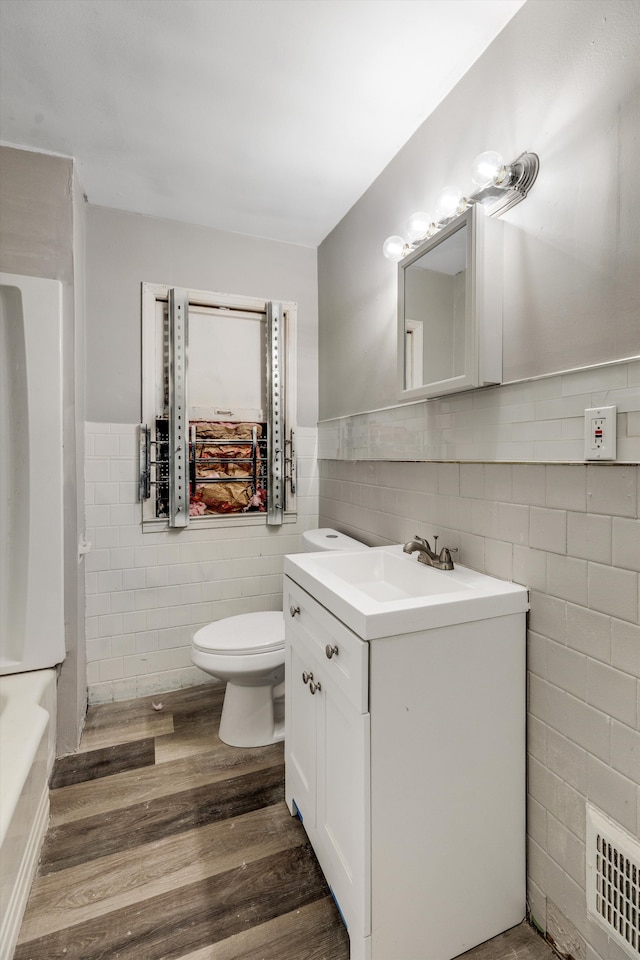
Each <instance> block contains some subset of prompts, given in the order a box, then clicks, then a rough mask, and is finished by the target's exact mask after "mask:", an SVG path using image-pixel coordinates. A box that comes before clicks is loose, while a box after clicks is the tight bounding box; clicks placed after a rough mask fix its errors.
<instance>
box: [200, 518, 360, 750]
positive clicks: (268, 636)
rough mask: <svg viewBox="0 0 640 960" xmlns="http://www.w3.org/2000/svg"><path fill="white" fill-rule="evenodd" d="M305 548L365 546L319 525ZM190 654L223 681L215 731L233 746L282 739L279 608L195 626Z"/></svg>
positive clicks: (308, 536) (281, 627)
mask: <svg viewBox="0 0 640 960" xmlns="http://www.w3.org/2000/svg"><path fill="white" fill-rule="evenodd" d="M302 542H303V548H304V550H305V551H306V552H315V551H320V550H368V549H369V548H368V547H367V546H366V545H365V544H363V543H360V542H359V541H358V540H354V539H353V538H352V537H348V536H346V535H345V534H343V533H338V531H337V530H332V529H331V528H328V527H324V528H322V529H320V530H308V531H307V532H306V533H304V534H303V535H302ZM191 660H192V662H193V663H194V664H195V665H196V667H199V668H200V669H201V670H203V671H204V672H205V673H208V674H210V675H211V676H213V677H217V678H218V679H219V680H224V681H226V684H227V687H226V690H225V694H224V703H223V706H222V715H221V718H220V731H219V736H220V739H221V740H222V741H223V743H227V744H229V745H230V746H232V747H262V746H266V745H267V744H269V743H277V742H278V741H279V740H283V739H284V715H283V710H282V699H283V697H284V618H283V615H282V611H280V610H278V611H273V610H264V611H259V612H256V613H242V614H239V615H238V616H236V617H225V618H224V619H223V620H216V621H215V622H214V623H208V624H207V625H206V626H204V627H201V628H200V629H199V630H197V631H196V632H195V634H194V636H193V640H192V643H191Z"/></svg>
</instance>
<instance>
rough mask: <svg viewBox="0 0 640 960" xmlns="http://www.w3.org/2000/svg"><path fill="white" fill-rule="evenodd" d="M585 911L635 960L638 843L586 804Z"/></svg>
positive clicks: (639, 921)
mask: <svg viewBox="0 0 640 960" xmlns="http://www.w3.org/2000/svg"><path fill="white" fill-rule="evenodd" d="M587 910H588V912H589V913H590V914H591V915H592V916H593V918H594V919H595V920H597V922H598V923H599V924H600V926H602V927H604V929H605V930H606V931H607V933H608V934H609V936H610V937H611V938H612V939H614V940H616V941H617V942H618V943H619V944H620V946H621V947H623V949H624V950H625V951H626V952H627V953H628V954H629V956H630V957H635V958H636V960H637V958H638V957H639V956H640V843H638V841H637V840H636V839H635V838H634V837H632V836H631V834H629V833H627V832H626V831H625V830H623V829H622V827H620V826H618V824H616V823H614V822H613V820H610V819H609V817H607V816H605V815H604V814H603V813H601V812H600V811H599V810H596V808H595V807H592V806H591V804H587Z"/></svg>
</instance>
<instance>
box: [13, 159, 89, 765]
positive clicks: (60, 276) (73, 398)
mask: <svg viewBox="0 0 640 960" xmlns="http://www.w3.org/2000/svg"><path fill="white" fill-rule="evenodd" d="M0 166H1V169H2V177H0V209H1V210H2V216H1V218H0V269H2V270H3V271H5V272H7V273H16V274H20V275H26V276H30V277H46V278H48V279H53V280H60V281H61V282H62V284H63V288H64V289H63V311H64V314H63V369H64V387H63V406H64V489H65V501H64V564H65V624H66V648H67V656H66V659H65V662H64V664H63V667H62V671H61V674H60V680H59V684H58V746H57V750H58V753H59V754H62V753H69V752H72V751H73V750H75V749H76V747H77V745H78V741H79V739H80V731H81V727H82V723H83V720H84V715H85V712H86V705H87V687H86V655H85V642H84V571H83V569H82V567H81V566H80V567H79V566H78V553H77V544H78V538H79V535H80V532H81V530H82V529H83V524H84V477H83V474H84V446H83V443H84V440H83V438H84V346H83V323H84V316H83V309H84V304H83V273H84V267H83V263H82V258H83V245H84V243H83V221H84V203H83V200H82V189H81V186H80V184H79V182H78V179H77V177H76V175H75V172H74V163H73V160H71V159H69V158H66V157H53V156H49V155H47V154H40V153H31V152H28V151H25V150H15V149H12V148H9V147H0Z"/></svg>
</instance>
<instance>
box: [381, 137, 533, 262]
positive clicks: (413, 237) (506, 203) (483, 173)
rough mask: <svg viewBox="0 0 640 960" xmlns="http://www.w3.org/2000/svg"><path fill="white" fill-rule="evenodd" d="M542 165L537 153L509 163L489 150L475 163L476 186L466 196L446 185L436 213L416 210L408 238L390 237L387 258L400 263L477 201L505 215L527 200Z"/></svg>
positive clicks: (496, 214) (492, 214)
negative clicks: (432, 215)
mask: <svg viewBox="0 0 640 960" xmlns="http://www.w3.org/2000/svg"><path fill="white" fill-rule="evenodd" d="M539 167H540V161H539V159H538V156H537V154H535V153H526V152H525V153H521V154H520V156H519V157H516V159H515V160H513V161H512V162H511V163H505V162H504V160H503V159H502V157H501V156H500V154H499V153H497V152H496V151H495V150H485V152H484V153H481V154H479V155H478V156H477V157H476V158H475V160H474V161H473V164H472V166H471V179H472V181H473V183H474V185H475V190H474V191H473V192H472V193H471V194H469V196H468V197H465V196H463V194H462V192H461V191H460V190H459V189H458V187H455V186H453V185H450V186H446V187H443V188H442V190H441V191H440V193H439V194H438V196H437V199H436V205H435V215H434V217H433V218H432V217H430V215H429V214H428V213H425V212H424V211H422V210H419V211H418V212H417V213H414V214H413V215H412V216H411V217H410V218H409V221H408V223H407V237H408V240H404V239H403V237H399V236H393V237H387V239H386V240H385V242H384V244H383V246H382V252H383V254H384V255H385V257H386V258H387V260H393V261H394V262H396V263H397V262H398V261H399V260H402V259H403V258H404V257H406V256H407V254H409V253H411V251H412V250H414V249H415V248H416V247H417V246H418V244H419V243H422V241H423V240H425V239H426V238H427V237H432V236H433V234H434V233H437V231H438V230H440V229H441V228H442V227H444V226H445V225H446V224H447V223H449V222H450V221H451V220H453V218H454V217H457V216H458V215H459V214H461V213H464V211H465V210H466V209H467V207H470V206H472V205H473V204H474V203H481V204H482V205H483V207H484V208H485V213H487V214H488V215H489V216H490V217H499V216H501V215H502V214H503V213H506V211H507V210H510V209H511V208H512V207H515V205H516V204H517V203H520V201H521V200H524V198H525V197H526V196H527V194H528V193H529V190H530V189H531V187H532V186H533V184H534V183H535V180H536V177H537V176H538V169H539Z"/></svg>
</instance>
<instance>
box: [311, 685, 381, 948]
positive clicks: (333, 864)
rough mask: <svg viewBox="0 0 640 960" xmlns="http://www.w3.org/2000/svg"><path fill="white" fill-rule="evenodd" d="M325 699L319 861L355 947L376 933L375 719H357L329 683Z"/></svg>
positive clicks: (320, 738)
mask: <svg viewBox="0 0 640 960" xmlns="http://www.w3.org/2000/svg"><path fill="white" fill-rule="evenodd" d="M317 696H320V695H317ZM321 699H322V703H318V722H319V725H320V729H319V731H318V806H317V833H318V840H317V844H318V850H319V851H320V853H319V857H318V859H319V860H320V862H321V865H322V866H323V869H324V871H325V875H326V877H327V880H328V882H329V885H330V887H331V890H332V893H333V895H334V897H335V899H336V902H337V904H338V907H339V908H340V910H341V912H342V914H343V916H344V919H345V923H346V925H347V928H348V930H349V933H350V936H351V939H352V942H353V941H354V939H358V938H360V937H364V936H368V934H369V933H370V930H371V895H370V822H371V818H370V810H371V804H370V786H369V780H370V729H371V723H370V721H371V716H370V714H368V713H358V711H357V710H355V709H354V707H353V705H352V704H351V703H350V702H349V700H348V699H347V698H346V697H345V696H344V694H342V693H341V691H340V690H339V689H337V688H336V687H335V685H332V683H331V678H330V677H328V678H327V680H326V687H324V686H323V689H322V692H321ZM325 864H326V866H325ZM356 934H357V936H356Z"/></svg>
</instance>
